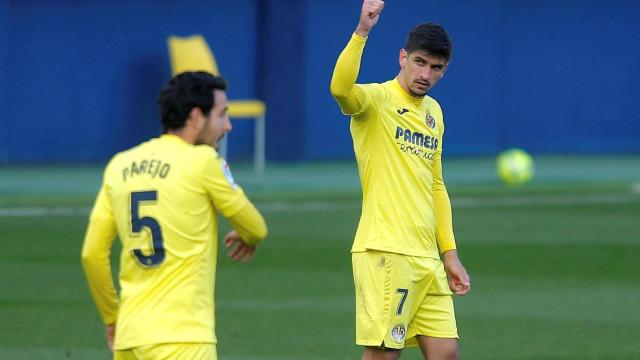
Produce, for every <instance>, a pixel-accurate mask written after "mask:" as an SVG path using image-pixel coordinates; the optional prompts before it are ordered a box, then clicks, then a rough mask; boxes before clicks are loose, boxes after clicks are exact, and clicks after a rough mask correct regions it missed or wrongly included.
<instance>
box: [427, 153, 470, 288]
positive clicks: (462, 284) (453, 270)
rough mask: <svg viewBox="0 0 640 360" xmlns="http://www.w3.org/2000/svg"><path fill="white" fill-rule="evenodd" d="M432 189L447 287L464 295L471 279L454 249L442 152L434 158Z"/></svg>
mask: <svg viewBox="0 0 640 360" xmlns="http://www.w3.org/2000/svg"><path fill="white" fill-rule="evenodd" d="M440 149H442V147H441V148H440ZM432 189H433V201H434V204H435V211H436V240H437V241H438V248H439V249H440V253H442V257H443V259H444V266H445V270H446V271H447V274H448V275H449V287H450V288H451V291H453V292H454V293H455V294H457V295H465V294H466V293H468V292H469V291H470V290H471V279H470V278H469V274H468V273H467V270H466V269H465V268H464V266H463V265H462V262H461V261H460V258H459V257H458V250H457V249H456V240H455V236H454V235H453V217H452V211H451V200H450V199H449V193H448V192H447V188H446V186H445V184H444V178H443V176H442V150H439V151H437V152H436V154H435V156H434V160H433V187H432Z"/></svg>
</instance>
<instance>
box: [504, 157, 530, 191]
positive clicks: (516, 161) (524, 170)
mask: <svg viewBox="0 0 640 360" xmlns="http://www.w3.org/2000/svg"><path fill="white" fill-rule="evenodd" d="M497 165H498V176H499V177H500V179H501V180H502V181H504V182H505V183H506V184H507V185H511V186H514V185H522V184H524V183H526V182H527V181H529V180H531V178H532V177H533V160H532V159H531V156H529V154H527V153H526V152H525V151H524V150H521V149H509V150H505V151H503V152H501V153H500V155H498V164H497Z"/></svg>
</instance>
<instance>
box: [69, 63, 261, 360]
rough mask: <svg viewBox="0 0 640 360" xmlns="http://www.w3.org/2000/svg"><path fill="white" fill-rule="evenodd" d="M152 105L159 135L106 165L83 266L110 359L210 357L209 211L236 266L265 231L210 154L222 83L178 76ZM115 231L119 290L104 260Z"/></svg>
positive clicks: (213, 247) (223, 101)
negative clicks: (223, 228)
mask: <svg viewBox="0 0 640 360" xmlns="http://www.w3.org/2000/svg"><path fill="white" fill-rule="evenodd" d="M158 103H159V107H160V112H161V119H162V126H163V129H164V133H163V134H162V136H160V137H159V138H155V139H151V140H149V141H147V142H144V143H142V144H140V145H138V146H136V147H134V148H132V149H129V150H126V151H123V152H121V153H119V154H116V155H115V156H114V157H113V158H112V159H111V161H110V162H109V164H108V165H107V168H106V170H105V172H104V179H103V184H102V187H101V189H100V191H99V193H98V196H97V199H96V201H95V204H94V207H93V211H92V212H91V215H90V219H89V225H88V228H87V232H86V235H85V239H84V245H83V248H82V265H83V267H84V271H85V274H86V276H87V281H88V283H89V287H90V289H91V294H92V295H93V298H94V300H95V302H96V305H97V307H98V311H99V313H100V316H101V318H102V320H103V322H104V323H105V324H106V332H107V342H108V345H109V348H110V349H111V350H113V351H114V359H141V358H144V359H151V358H152V359H216V358H217V353H216V342H217V341H216V336H215V331H214V328H215V320H214V292H215V275H216V258H217V245H218V239H217V232H218V226H217V221H216V214H217V213H218V212H220V213H222V215H223V216H224V217H225V218H227V219H228V220H229V222H230V223H231V225H232V227H233V228H234V229H235V230H233V231H231V232H229V233H228V234H227V235H226V237H225V240H224V241H225V244H226V246H227V247H228V248H229V255H230V257H231V258H233V259H234V260H236V261H249V260H250V259H251V258H252V257H253V255H254V253H255V250H256V245H257V244H258V243H259V242H260V241H261V240H262V239H264V238H265V237H266V235H267V227H266V224H265V222H264V219H263V218H262V216H261V215H260V213H259V212H258V211H257V210H256V208H255V207H254V206H253V204H252V203H251V202H250V201H249V200H248V199H247V197H246V196H245V194H244V192H243V191H242V189H241V188H240V187H239V186H238V185H237V184H236V183H235V181H234V180H233V177H232V176H231V172H230V171H229V167H228V166H227V163H226V162H225V160H224V159H223V158H222V157H220V155H218V153H217V152H216V149H217V147H218V141H219V140H220V139H221V138H222V137H223V136H224V135H225V134H226V133H227V132H228V131H230V130H231V123H230V122H229V117H228V116H227V107H228V102H227V95H226V82H225V80H224V79H223V78H221V77H216V76H212V75H210V74H208V73H205V72H186V73H182V74H179V75H177V76H175V77H174V78H173V79H171V80H170V81H169V83H168V84H166V85H165V87H164V88H163V89H162V91H161V92H160V96H159V99H158ZM116 234H117V235H118V237H119V238H120V240H121V242H122V253H121V254H120V274H119V283H120V293H119V294H118V293H117V292H116V289H115V287H114V284H113V281H112V275H111V264H110V259H109V257H110V256H109V255H110V253H111V247H112V245H113V241H114V238H115V237H116ZM114 337H115V340H114Z"/></svg>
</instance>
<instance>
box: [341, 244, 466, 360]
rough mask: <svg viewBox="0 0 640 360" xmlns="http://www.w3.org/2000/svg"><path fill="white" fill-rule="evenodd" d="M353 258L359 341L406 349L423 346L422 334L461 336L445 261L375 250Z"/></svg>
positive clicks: (364, 344) (358, 254) (448, 336)
mask: <svg viewBox="0 0 640 360" xmlns="http://www.w3.org/2000/svg"><path fill="white" fill-rule="evenodd" d="M351 259H352V262H353V279H354V283H355V291H356V344H358V345H363V346H384V347H387V348H393V349H402V348H404V347H405V345H406V346H417V344H418V343H417V340H416V338H415V336H416V335H425V336H431V337H437V338H449V339H457V338H458V329H457V327H456V317H455V313H454V310H453V299H452V295H451V290H450V289H449V284H448V282H447V274H446V272H445V270H444V265H443V264H442V261H440V260H439V259H431V258H424V257H415V256H408V255H401V254H394V253H388V252H382V251H374V250H369V251H365V252H357V253H353V254H352V255H351Z"/></svg>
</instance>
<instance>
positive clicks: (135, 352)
mask: <svg viewBox="0 0 640 360" xmlns="http://www.w3.org/2000/svg"><path fill="white" fill-rule="evenodd" d="M113 359H114V360H147V359H149V360H151V359H153V360H165V359H166V360H170V359H175V360H179V359H185V360H186V359H188V360H192V359H193V360H205V359H206V360H217V359H218V355H217V352H216V344H211V343H170V344H154V345H147V346H138V347H135V348H131V349H126V350H116V351H114V353H113Z"/></svg>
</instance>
